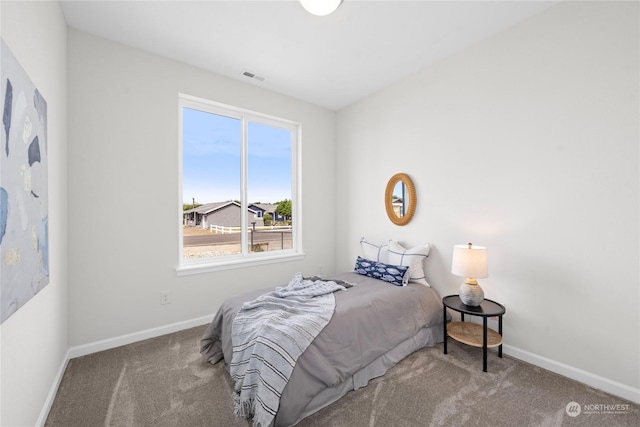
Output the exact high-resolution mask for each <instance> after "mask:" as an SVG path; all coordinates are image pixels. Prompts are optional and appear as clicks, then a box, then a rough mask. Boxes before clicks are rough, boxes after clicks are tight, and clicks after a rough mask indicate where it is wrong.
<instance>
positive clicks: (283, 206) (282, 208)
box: [276, 199, 291, 219]
mask: <svg viewBox="0 0 640 427" xmlns="http://www.w3.org/2000/svg"><path fill="white" fill-rule="evenodd" d="M276 213H277V214H278V215H280V216H281V217H284V219H291V200H289V199H284V200H282V201H280V202H278V207H277V208H276Z"/></svg>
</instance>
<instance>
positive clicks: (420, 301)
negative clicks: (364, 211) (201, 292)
mask: <svg viewBox="0 0 640 427" xmlns="http://www.w3.org/2000/svg"><path fill="white" fill-rule="evenodd" d="M333 278H335V279H340V280H344V281H347V282H350V283H353V284H354V285H355V286H354V287H352V288H350V289H348V290H346V291H339V292H337V293H336V294H335V298H336V308H335V312H334V315H333V317H332V318H331V320H330V321H329V323H328V324H327V326H326V327H325V328H324V329H323V330H322V332H321V333H320V334H319V335H318V336H317V337H316V339H315V340H314V341H313V342H312V343H311V344H310V345H309V347H308V348H307V349H306V351H305V352H304V353H303V354H302V355H301V356H300V358H299V359H298V362H297V364H296V366H295V368H294V370H293V373H292V375H291V378H290V380H289V382H288V384H287V386H286V387H285V389H284V391H283V394H282V398H281V401H280V408H279V410H278V414H277V416H276V419H275V425H276V426H289V425H294V424H295V423H297V422H298V421H299V420H300V419H301V418H303V417H304V416H307V415H309V414H310V413H312V412H313V411H315V410H317V409H320V408H315V406H314V405H317V396H319V395H322V394H323V393H326V390H327V389H333V390H341V389H344V387H343V385H347V386H348V388H357V387H358V386H362V385H364V384H359V385H358V384H353V382H354V380H353V379H352V378H353V376H354V374H356V373H357V372H358V371H361V370H363V369H364V368H366V367H367V366H369V365H370V364H372V362H374V361H376V359H379V358H380V357H381V356H383V355H385V354H387V353H388V352H390V351H391V350H393V349H394V348H396V347H398V346H399V345H401V344H403V343H405V342H407V341H409V340H411V339H412V338H413V337H415V336H418V334H419V332H420V331H421V330H424V329H426V328H428V327H433V326H434V325H441V324H442V301H441V299H440V296H439V295H438V293H437V292H436V291H435V290H434V289H433V288H429V287H426V286H423V285H419V284H414V283H409V285H407V286H406V287H397V286H393V285H391V284H389V283H386V282H383V281H380V280H376V279H372V278H369V277H366V276H362V275H359V274H355V273H352V272H348V273H341V274H338V275H334V276H331V277H329V278H327V279H333ZM271 290H273V287H271V288H263V289H257V290H254V291H250V292H245V293H243V294H241V295H238V296H236V297H233V298H230V299H228V300H227V301H226V302H225V303H224V304H223V305H222V307H220V309H219V310H218V313H217V314H216V315H215V317H214V319H213V321H212V323H211V325H209V328H208V329H207V331H206V332H205V335H204V336H203V338H202V340H201V349H200V352H201V353H202V355H203V356H204V357H205V358H206V359H207V361H209V362H210V363H217V362H218V361H220V360H221V359H224V360H225V361H226V362H227V363H226V364H225V365H226V366H227V369H228V362H229V361H231V360H232V345H231V327H232V323H233V319H234V317H235V315H236V313H237V312H238V310H239V309H240V307H241V306H242V304H243V303H244V302H245V301H249V300H253V299H255V298H257V297H258V296H260V295H261V294H263V293H265V292H269V291H271ZM441 329H442V327H441V326H440V328H439V330H441ZM435 330H436V331H437V330H438V329H435ZM424 345H426V342H425V343H423V344H422V346H424ZM346 382H351V384H345V383H346ZM328 395H330V396H333V395H334V394H331V393H329V394H328ZM328 399H330V397H328ZM334 400H335V399H334ZM312 402H313V403H312Z"/></svg>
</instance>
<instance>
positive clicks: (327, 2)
mask: <svg viewBox="0 0 640 427" xmlns="http://www.w3.org/2000/svg"><path fill="white" fill-rule="evenodd" d="M340 3H342V0H300V4H301V5H302V7H304V9H305V10H306V11H307V12H309V13H310V14H312V15H316V16H325V15H328V14H330V13H332V12H333V11H335V10H336V9H337V8H338V6H340Z"/></svg>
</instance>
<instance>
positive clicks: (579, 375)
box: [502, 344, 640, 404]
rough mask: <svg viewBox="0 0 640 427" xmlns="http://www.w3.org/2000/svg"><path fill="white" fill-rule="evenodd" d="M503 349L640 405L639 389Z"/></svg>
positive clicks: (570, 367)
mask: <svg viewBox="0 0 640 427" xmlns="http://www.w3.org/2000/svg"><path fill="white" fill-rule="evenodd" d="M502 348H503V351H504V353H505V354H508V355H509V356H511V357H514V358H516V359H520V360H523V361H525V362H528V363H531V364H532V365H536V366H539V367H541V368H544V369H546V370H548V371H551V372H555V373H556V374H560V375H562V376H565V377H567V378H571V379H572V380H576V381H579V382H581V383H583V384H586V385H588V386H590V387H593V388H597V389H598V390H602V391H605V392H607V393H610V394H613V395H616V396H619V397H622V398H623V399H627V400H630V401H631V402H634V403H638V404H640V389H638V388H634V387H631V386H628V385H626V384H622V383H619V382H617V381H613V380H610V379H608V378H604V377H601V376H598V375H595V374H592V373H590V372H587V371H583V370H581V369H578V368H574V367H573V366H569V365H565V364H564V363H560V362H556V361H555V360H551V359H547V358H546V357H543V356H539V355H537V354H533V353H529V352H528V351H525V350H521V349H519V348H517V347H513V346H510V345H507V344H504V345H503V346H502ZM593 403H600V402H593Z"/></svg>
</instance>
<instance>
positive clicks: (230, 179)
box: [182, 108, 242, 259]
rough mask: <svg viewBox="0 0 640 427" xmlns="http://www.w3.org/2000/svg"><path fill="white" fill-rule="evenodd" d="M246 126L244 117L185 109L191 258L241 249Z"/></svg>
mask: <svg viewBox="0 0 640 427" xmlns="http://www.w3.org/2000/svg"><path fill="white" fill-rule="evenodd" d="M241 126H242V122H241V120H239V119H235V118H230V117H225V116H221V115H217V114H213V113H209V112H205V111H199V110H194V109H190V108H183V109H182V152H183V153H182V159H183V160H182V161H183V165H182V196H183V204H184V207H185V208H186V209H185V211H184V227H183V235H184V238H183V257H184V258H186V259H193V258H206V257H212V256H220V255H229V254H237V253H241V252H242V247H241V245H240V240H241V239H240V237H241V233H240V213H241V210H240V204H239V201H240V188H241V172H240V170H241ZM194 203H195V205H194Z"/></svg>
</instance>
